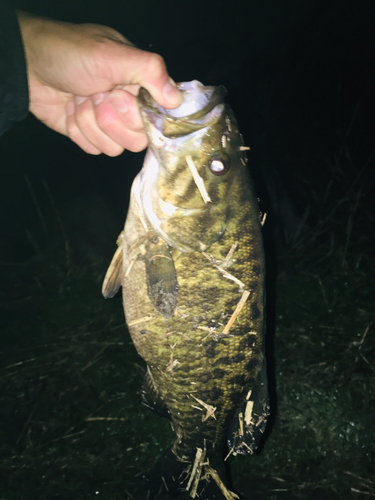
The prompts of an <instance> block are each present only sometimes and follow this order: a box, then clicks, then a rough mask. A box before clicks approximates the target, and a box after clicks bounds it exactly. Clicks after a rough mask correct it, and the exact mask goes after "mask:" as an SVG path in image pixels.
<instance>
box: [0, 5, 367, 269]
mask: <svg viewBox="0 0 375 500" xmlns="http://www.w3.org/2000/svg"><path fill="white" fill-rule="evenodd" d="M15 4H16V6H17V7H18V8H20V9H23V10H25V11H29V12H33V13H36V14H41V15H45V16H48V17H52V18H56V19H61V20H64V21H69V22H78V23H81V22H90V23H99V24H106V25H108V26H111V27H113V28H115V29H117V30H118V31H120V32H121V33H123V34H124V35H125V36H126V37H127V38H128V39H129V40H131V41H132V42H133V43H135V44H136V45H137V46H139V47H140V48H143V49H146V50H150V51H155V52H158V53H159V54H161V55H162V56H163V57H164V59H165V61H166V64H167V67H168V70H169V73H170V74H171V76H172V77H173V78H174V79H175V80H176V81H188V80H192V79H198V80H200V81H202V82H203V83H204V84H206V85H218V84H221V85H225V86H226V87H227V89H228V100H229V103H230V105H231V107H232V108H233V110H234V112H235V115H236V117H237V119H238V121H239V123H240V127H241V130H242V132H243V135H244V138H245V141H246V144H248V145H249V146H251V152H250V155H249V160H250V161H249V164H250V168H251V173H252V175H253V177H254V179H255V182H256V187H257V191H258V193H259V194H260V197H261V199H262V203H263V207H262V208H263V209H264V210H266V211H268V212H270V213H271V214H272V211H273V212H274V213H275V212H276V213H277V212H278V215H277V217H276V216H275V217H274V219H273V221H272V217H271V228H272V224H273V225H274V226H276V225H278V224H281V225H283V224H284V225H285V226H288V224H289V223H290V224H293V221H290V220H289V219H288V214H287V212H288V210H286V213H285V214H284V212H283V210H282V209H280V210H279V207H280V206H281V203H282V202H285V200H286V204H287V205H288V207H289V209H290V210H291V211H292V213H293V214H294V215H295V216H296V217H297V219H298V218H300V217H302V216H303V214H304V213H305V211H306V207H308V206H309V205H312V206H313V205H314V200H313V196H312V191H313V190H314V192H315V191H318V192H319V189H320V188H319V187H322V189H323V187H324V185H325V184H327V182H328V181H329V177H327V162H329V161H334V157H335V155H336V154H337V152H338V151H339V149H340V147H341V145H342V143H343V141H344V138H345V141H346V142H347V143H348V144H349V149H350V151H351V155H352V157H353V158H354V159H355V160H353V162H352V165H351V168H352V169H353V170H354V174H355V170H356V169H358V171H359V170H360V168H361V165H363V164H364V162H366V161H368V160H369V158H370V155H371V154H372V153H373V151H374V110H375V109H374V108H375V106H374V104H375V103H374V88H375V85H374V84H375V66H374V62H375V48H374V47H375V45H374V42H375V34H374V33H375V30H374V21H375V3H374V2H370V1H369V2H366V1H364V2H354V1H348V0H340V1H324V2H323V1H322V2H319V1H310V0H285V1H283V2H280V1H275V0H262V1H258V2H256V1H251V0H246V1H245V0H234V1H228V0H226V1H222V0H218V1H215V2H214V1H206V2H200V1H196V0H193V1H189V2H176V1H171V0H169V1H167V0H158V1H154V2H151V1H145V0H137V1H134V0H130V1H128V2H126V1H123V2H116V1H114V0H109V1H108V0H106V1H105V2H104V1H100V2H99V1H97V0H95V1H92V0H90V1H78V2H72V1H70V0H69V1H64V2H58V1H55V2H50V1H46V0H45V1H43V0H39V1H38V0H29V1H26V0H25V1H19V2H15ZM203 4H204V5H203ZM0 161H1V169H0V175H1V178H0V179H1V180H0V234H1V238H0V261H1V262H3V263H10V262H25V261H27V260H29V259H31V258H32V257H33V256H34V255H35V253H36V252H37V250H36V247H35V245H39V246H42V247H43V246H44V245H48V241H49V240H50V239H53V238H54V237H55V235H56V233H57V232H58V231H56V225H57V220H56V214H55V210H57V211H58V213H59V215H60V217H61V219H62V221H63V224H64V226H65V229H66V231H67V233H69V235H70V238H71V239H73V240H74V241H75V243H73V244H72V246H73V247H74V246H75V247H76V250H77V252H78V253H80V256H81V257H82V258H85V256H87V258H90V256H89V254H99V255H101V256H102V258H103V262H109V259H110V257H111V254H112V251H113V249H114V248H115V247H114V244H115V239H116V237H117V234H118V233H119V232H120V231H121V229H122V225H123V223H124V220H125V216H126V211H127V203H128V194H129V190H130V185H131V182H132V180H133V178H134V176H135V175H136V173H137V172H138V171H139V169H140V168H141V166H142V161H143V153H138V154H134V153H129V152H125V153H124V154H122V155H121V156H120V157H117V158H109V157H105V156H104V155H100V156H97V157H96V156H90V155H87V154H86V153H84V152H82V151H81V150H80V149H79V148H78V147H77V146H76V145H75V144H73V143H71V141H70V140H69V139H67V138H66V137H63V136H60V135H59V134H57V133H55V132H53V131H51V130H49V129H48V128H47V127H45V126H44V125H42V124H40V123H39V122H38V121H37V120H36V119H35V118H34V117H33V116H29V117H28V119H27V120H25V121H23V122H22V123H19V124H17V125H15V126H14V127H13V129H12V130H10V131H9V132H7V133H6V134H4V135H3V136H2V137H1V138H0ZM370 161H371V160H370ZM372 161H373V160H372ZM354 163H355V165H354ZM372 172H373V170H372ZM350 175H353V172H351V173H350ZM350 175H349V177H350ZM25 176H26V177H27V178H26V177H25ZM366 176H367V177H366ZM373 180H374V179H373V174H372V176H371V169H367V171H366V174H365V178H364V179H363V182H364V183H365V184H366V186H367V187H368V192H367V195H368V208H369V209H372V208H373V206H372V205H371V204H373V201H372V200H373V196H371V189H370V188H371V183H372V182H373ZM30 186H31V188H30ZM372 192H373V191H372ZM33 195H34V196H35V198H36V200H37V204H38V205H39V209H40V211H41V212H42V218H43V220H44V224H45V227H43V224H42V223H41V217H40V215H38V213H37V208H36V204H35V201H33V199H32V198H33ZM51 198H52V200H53V203H52V204H51ZM284 204H285V203H284ZM54 207H55V208H54ZM290 210H289V212H290ZM313 219H314V217H313V210H312V217H311V221H308V222H309V223H311V224H313ZM271 230H272V231H275V232H277V228H275V227H273V228H272V229H271ZM30 235H31V237H30ZM60 243H61V242H60ZM104 271H105V269H103V272H104Z"/></svg>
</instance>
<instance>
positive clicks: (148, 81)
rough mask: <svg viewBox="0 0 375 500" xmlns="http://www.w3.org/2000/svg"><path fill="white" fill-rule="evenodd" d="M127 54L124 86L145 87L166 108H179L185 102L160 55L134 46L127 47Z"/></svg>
mask: <svg viewBox="0 0 375 500" xmlns="http://www.w3.org/2000/svg"><path fill="white" fill-rule="evenodd" d="M126 52H127V54H126V55H125V54H124V57H123V58H122V62H121V67H122V78H121V79H122V80H123V81H122V82H121V83H122V84H124V83H125V84H129V83H130V84H135V85H139V86H140V87H144V88H145V89H147V90H148V91H149V92H150V94H151V96H152V97H153V98H154V99H155V101H156V102H157V103H158V104H160V106H163V107H164V108H177V107H178V106H180V104H182V103H183V102H184V98H183V97H182V94H181V93H180V92H179V90H178V89H177V87H176V84H175V82H174V81H173V80H172V78H171V77H170V76H169V74H168V72H167V68H166V66H165V62H164V60H163V58H162V57H161V56H160V55H159V54H155V53H153V52H147V51H145V50H140V49H138V48H136V47H132V46H126ZM124 61H125V64H124Z"/></svg>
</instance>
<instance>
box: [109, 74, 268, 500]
mask: <svg viewBox="0 0 375 500" xmlns="http://www.w3.org/2000/svg"><path fill="white" fill-rule="evenodd" d="M178 88H179V90H180V92H181V93H182V95H183V97H184V102H183V104H182V105H181V106H179V107H178V108H177V109H174V110H169V109H164V108H162V107H161V106H160V105H158V104H157V103H156V102H155V101H154V99H153V98H152V97H151V95H150V94H149V93H148V91H147V90H146V89H143V88H142V89H141V90H140V93H139V96H138V105H139V109H140V112H141V115H142V118H143V123H144V128H145V131H146V134H147V137H148V140H149V147H148V150H147V152H146V156H145V160H144V164H143V167H142V169H141V171H140V173H139V174H138V175H137V176H136V178H135V179H134V182H133V184H132V188H131V195H130V203H129V209H128V213H127V217H126V222H125V227H124V230H123V231H122V233H121V234H120V236H119V238H118V240H117V245H118V248H117V250H116V253H115V255H114V257H113V260H112V262H111V264H110V266H109V268H108V271H107V274H106V276H105V279H104V282H103V289H102V293H103V295H104V297H106V298H109V297H113V296H114V295H115V294H116V293H117V291H118V290H119V288H120V287H122V294H123V307H124V311H125V317H126V323H127V326H128V329H129V332H130V335H131V338H132V341H133V343H134V345H135V348H136V350H137V351H138V353H139V355H140V356H141V357H142V358H143V359H144V361H145V362H146V365H147V371H146V375H145V380H144V383H143V388H142V391H141V394H142V402H143V404H144V405H145V406H147V407H149V408H150V409H151V410H152V411H154V412H155V413H157V414H159V415H161V416H164V417H166V418H169V419H170V421H171V425H172V429H173V431H174V434H175V442H174V445H173V448H172V449H171V450H168V451H167V452H166V454H165V455H164V456H163V457H162V458H161V459H160V462H159V463H158V464H157V465H156V466H155V469H154V471H153V472H152V473H151V475H150V485H151V490H152V492H153V494H154V495H155V498H156V497H157V498H164V497H166V498H168V495H170V496H175V495H178V494H180V496H178V498H195V497H198V496H199V498H200V499H211V498H212V499H214V498H217V499H222V498H227V499H228V498H229V499H232V498H233V499H234V498H239V497H238V496H237V495H236V494H235V493H233V492H231V491H230V490H229V489H228V481H227V478H226V474H225V466H224V459H225V458H226V456H228V455H229V454H233V455H236V454H248V453H250V454H251V453H254V451H255V449H256V448H257V446H258V444H259V440H260V439H261V437H262V434H263V433H264V430H265V427H266V422H267V417H268V415H269V401H268V390H267V375H266V359H265V284H264V283H265V258H264V249H263V240H262V227H261V217H260V212H259V208H258V201H257V197H256V194H255V190H254V186H253V182H252V180H251V178H250V174H249V167H248V163H247V156H246V150H248V149H249V148H248V147H246V146H245V145H244V142H243V138H242V135H241V134H240V131H239V127H238V124H237V121H236V119H235V116H234V114H233V112H232V110H231V109H230V108H229V106H228V105H227V104H226V102H225V97H226V89H225V88H224V87H222V86H204V85H203V84H202V83H200V82H198V81H197V80H193V81H191V82H183V83H180V84H178ZM231 495H232V496H231Z"/></svg>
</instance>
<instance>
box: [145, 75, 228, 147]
mask: <svg viewBox="0 0 375 500" xmlns="http://www.w3.org/2000/svg"><path fill="white" fill-rule="evenodd" d="M177 88H178V89H179V90H180V92H181V93H182V95H183V97H184V102H183V103H182V104H181V105H180V106H179V107H178V108H176V109H166V108H163V107H162V106H160V105H159V104H157V102H156V101H155V100H154V99H153V97H152V96H151V94H150V93H149V92H148V91H147V90H146V89H145V88H141V89H140V91H139V95H138V106H139V109H140V111H141V114H142V116H143V120H144V123H145V126H146V132H147V123H150V124H152V125H153V126H154V127H155V128H156V129H157V130H158V131H159V132H161V133H162V135H163V136H164V137H167V138H177V137H181V136H184V135H188V134H191V133H192V132H195V131H197V130H199V129H201V128H204V127H207V126H208V125H210V124H211V123H212V122H214V121H216V120H217V119H218V117H220V116H221V114H222V112H223V109H224V99H225V96H226V94H227V91H226V89H225V87H223V86H219V87H213V86H207V87H206V86H204V85H203V84H202V83H200V82H198V81H197V80H193V81H192V82H184V83H180V84H178V85H177Z"/></svg>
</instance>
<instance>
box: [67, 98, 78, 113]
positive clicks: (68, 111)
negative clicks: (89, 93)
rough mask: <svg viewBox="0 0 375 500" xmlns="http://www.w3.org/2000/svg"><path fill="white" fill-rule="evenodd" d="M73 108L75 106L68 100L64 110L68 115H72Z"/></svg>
mask: <svg viewBox="0 0 375 500" xmlns="http://www.w3.org/2000/svg"><path fill="white" fill-rule="evenodd" d="M75 108H76V107H75V106H74V102H73V101H70V102H68V105H67V107H66V112H67V114H68V116H72V115H73V114H74V111H75Z"/></svg>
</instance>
